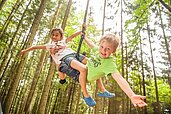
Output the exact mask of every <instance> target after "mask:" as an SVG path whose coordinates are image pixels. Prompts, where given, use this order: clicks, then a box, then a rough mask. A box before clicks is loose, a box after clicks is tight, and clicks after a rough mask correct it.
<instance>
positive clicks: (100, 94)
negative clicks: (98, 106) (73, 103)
mask: <svg viewBox="0 0 171 114" xmlns="http://www.w3.org/2000/svg"><path fill="white" fill-rule="evenodd" d="M97 96H99V97H107V98H111V97H114V96H115V94H114V93H110V92H108V91H107V90H106V91H105V92H103V93H98V94H97Z"/></svg>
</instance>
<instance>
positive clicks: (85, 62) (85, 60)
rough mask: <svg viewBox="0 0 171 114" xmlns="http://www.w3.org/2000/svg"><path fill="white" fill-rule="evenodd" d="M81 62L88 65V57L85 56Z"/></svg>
mask: <svg viewBox="0 0 171 114" xmlns="http://www.w3.org/2000/svg"><path fill="white" fill-rule="evenodd" d="M81 62H82V63H83V64H85V65H86V64H87V57H85V58H84V59H83V60H82V61H81Z"/></svg>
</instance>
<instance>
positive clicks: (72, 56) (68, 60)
mask: <svg viewBox="0 0 171 114" xmlns="http://www.w3.org/2000/svg"><path fill="white" fill-rule="evenodd" d="M84 58H85V56H84V55H81V54H79V56H78V58H76V53H71V54H68V55H66V56H64V57H63V58H62V59H61V60H60V61H64V62H65V63H67V65H69V66H70V64H71V61H72V60H73V59H75V60H78V61H80V62H82V60H83V59H84Z"/></svg>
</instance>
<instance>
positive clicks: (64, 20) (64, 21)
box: [61, 0, 72, 31]
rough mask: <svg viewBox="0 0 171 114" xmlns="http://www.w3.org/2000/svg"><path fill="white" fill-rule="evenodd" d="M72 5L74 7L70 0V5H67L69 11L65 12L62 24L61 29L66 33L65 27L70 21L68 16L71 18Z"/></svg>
mask: <svg viewBox="0 0 171 114" xmlns="http://www.w3.org/2000/svg"><path fill="white" fill-rule="evenodd" d="M71 5H72V0H69V2H68V5H67V9H66V10H65V16H64V19H63V22H62V26H61V28H62V29H63V30H64V31H65V26H66V23H67V19H68V16H69V12H70V9H71Z"/></svg>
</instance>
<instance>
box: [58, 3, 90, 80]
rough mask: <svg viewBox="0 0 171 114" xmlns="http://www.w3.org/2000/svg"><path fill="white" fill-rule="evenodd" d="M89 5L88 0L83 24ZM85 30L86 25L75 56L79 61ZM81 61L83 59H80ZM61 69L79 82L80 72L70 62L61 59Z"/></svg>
mask: <svg viewBox="0 0 171 114" xmlns="http://www.w3.org/2000/svg"><path fill="white" fill-rule="evenodd" d="M88 5H89V0H87V6H86V10H85V15H84V22H83V24H85V23H86V18H87V11H88ZM85 30H86V28H85V27H84V26H82V34H81V38H80V41H79V45H78V49H77V53H76V55H75V58H76V59H77V60H78V61H79V56H80V49H81V45H82V42H83V39H84V37H85ZM80 62H81V61H80ZM59 71H60V72H63V73H65V74H66V75H68V76H69V77H71V78H72V79H73V80H75V81H77V82H79V80H78V79H79V74H80V72H79V71H78V70H75V69H73V68H71V67H70V65H69V64H67V63H65V61H63V60H62V61H61V64H60V65H59Z"/></svg>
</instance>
